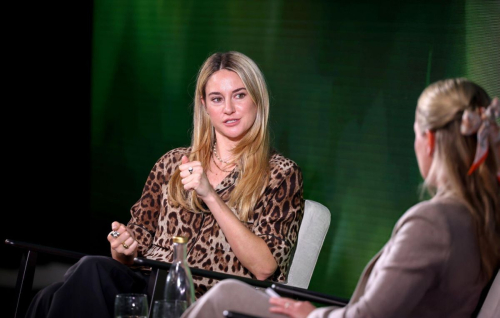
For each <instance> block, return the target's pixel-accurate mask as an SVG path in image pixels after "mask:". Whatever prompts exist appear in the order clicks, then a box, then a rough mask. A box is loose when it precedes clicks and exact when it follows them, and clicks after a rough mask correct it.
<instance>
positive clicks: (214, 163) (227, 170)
mask: <svg viewBox="0 0 500 318" xmlns="http://www.w3.org/2000/svg"><path fill="white" fill-rule="evenodd" d="M212 161H213V162H214V164H215V166H216V167H217V168H218V169H219V170H220V171H222V172H231V171H233V169H234V168H233V169H231V170H222V168H221V167H219V165H218V164H217V162H215V160H214V158H213V157H212ZM235 167H236V166H235Z"/></svg>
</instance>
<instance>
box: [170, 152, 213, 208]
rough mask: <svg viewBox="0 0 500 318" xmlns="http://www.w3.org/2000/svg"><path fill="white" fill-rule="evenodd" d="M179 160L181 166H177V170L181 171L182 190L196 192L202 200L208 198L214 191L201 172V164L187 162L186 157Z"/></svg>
mask: <svg viewBox="0 0 500 318" xmlns="http://www.w3.org/2000/svg"><path fill="white" fill-rule="evenodd" d="M181 160H182V164H181V165H180V166H179V170H180V171H181V174H180V175H181V178H182V179H181V182H182V184H183V185H184V190H186V191H190V190H194V191H196V194H197V195H198V197H200V198H201V199H202V200H203V199H205V198H206V197H208V196H209V195H210V194H211V193H212V192H213V191H214V189H213V188H212V185H211V184H210V182H209V181H208V178H207V175H206V174H205V172H204V171H203V166H202V165H201V162H199V161H189V159H188V157H186V156H182V159H181Z"/></svg>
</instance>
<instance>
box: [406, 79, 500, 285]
mask: <svg viewBox="0 0 500 318" xmlns="http://www.w3.org/2000/svg"><path fill="white" fill-rule="evenodd" d="M490 102H491V99H490V97H489V96H488V94H487V93H486V92H485V91H484V89H482V88H481V87H480V86H479V85H477V84H475V83H473V82H471V81H469V80H467V79H465V78H455V79H447V80H442V81H438V82H436V83H433V84H431V85H430V86H428V87H427V88H426V89H425V90H424V91H423V92H422V94H421V95H420V97H419V99H418V105H417V111H416V116H415V120H416V123H417V125H418V127H419V128H420V131H426V130H431V131H434V132H435V149H434V155H433V160H432V164H431V167H430V170H429V174H428V175H427V178H426V180H425V181H424V186H425V188H426V189H427V190H428V191H429V193H430V194H431V195H435V194H436V192H438V193H439V194H440V195H445V196H447V195H450V196H456V197H459V198H461V199H462V200H463V202H464V203H465V204H466V205H467V206H468V208H469V211H470V213H471V215H472V218H473V220H474V223H475V230H476V236H477V239H478V242H479V249H480V254H481V267H482V272H483V274H484V275H486V277H488V278H490V277H492V275H493V272H494V270H495V269H496V268H498V266H499V263H500V187H499V184H498V181H497V179H496V171H497V167H496V165H497V164H496V162H495V159H494V158H493V156H492V155H490V156H488V157H487V159H486V161H485V162H484V163H483V164H481V166H480V167H479V168H478V169H477V170H476V171H474V173H472V174H471V175H468V174H467V172H468V170H469V168H470V166H471V165H472V162H473V161H474V155H475V152H476V145H477V136H476V134H473V135H471V136H464V135H462V134H461V133H460V124H461V119H462V114H463V112H464V110H466V109H476V108H478V107H487V106H488V105H489V104H490ZM490 147H493V145H490ZM489 151H490V153H492V150H491V149H489Z"/></svg>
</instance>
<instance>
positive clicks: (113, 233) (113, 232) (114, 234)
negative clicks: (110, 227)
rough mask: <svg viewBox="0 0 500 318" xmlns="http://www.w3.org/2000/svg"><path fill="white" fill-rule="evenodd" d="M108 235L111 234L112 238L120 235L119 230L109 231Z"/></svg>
mask: <svg viewBox="0 0 500 318" xmlns="http://www.w3.org/2000/svg"><path fill="white" fill-rule="evenodd" d="M109 235H111V236H112V237H114V238H117V237H118V236H120V232H118V231H111V233H109Z"/></svg>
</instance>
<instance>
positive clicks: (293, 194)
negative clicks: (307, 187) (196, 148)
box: [127, 148, 304, 297]
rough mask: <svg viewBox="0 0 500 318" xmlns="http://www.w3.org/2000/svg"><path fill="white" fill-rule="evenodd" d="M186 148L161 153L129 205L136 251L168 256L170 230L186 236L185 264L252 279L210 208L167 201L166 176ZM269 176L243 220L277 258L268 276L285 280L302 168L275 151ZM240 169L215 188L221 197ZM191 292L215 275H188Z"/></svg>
mask: <svg viewBox="0 0 500 318" xmlns="http://www.w3.org/2000/svg"><path fill="white" fill-rule="evenodd" d="M189 151H190V148H177V149H174V150H171V151H169V152H168V153H166V154H165V155H163V156H162V157H161V158H160V159H159V160H158V161H157V162H156V164H155V165H154V167H153V169H152V170H151V172H150V174H149V177H148V179H147V181H146V184H145V186H144V189H143V192H142V196H141V198H140V199H139V200H138V201H137V203H135V204H134V205H133V206H132V209H131V214H132V218H131V220H130V221H129V223H128V225H127V226H128V228H129V229H131V230H132V231H133V232H134V234H135V239H136V240H137V241H138V243H139V248H138V249H139V256H142V257H145V258H149V259H153V260H159V261H166V262H172V259H173V249H172V240H173V237H174V236H178V235H183V236H187V237H189V240H188V243H187V251H188V255H187V257H188V259H187V260H188V263H189V265H190V266H192V267H195V268H200V269H205V270H210V271H217V272H222V273H227V274H232V275H239V276H244V277H248V278H252V279H255V277H254V276H253V275H252V273H251V272H250V271H249V270H247V269H246V268H245V267H243V266H242V265H241V263H240V261H239V260H238V259H237V258H236V256H235V254H234V253H233V251H232V250H231V246H230V245H229V243H228V242H227V240H226V238H225V236H224V233H222V231H221V229H220V227H219V225H218V224H217V222H216V220H215V218H214V217H213V216H212V214H211V213H195V212H192V211H188V210H186V209H183V208H181V207H174V206H172V205H171V204H170V202H169V196H168V193H167V191H168V187H167V185H168V182H169V181H170V177H171V175H172V174H173V172H174V171H175V169H177V167H178V166H179V165H180V164H181V158H182V156H183V155H188V154H189ZM269 164H270V171H271V173H270V180H269V184H268V186H267V188H266V189H265V191H264V193H263V195H262V197H261V199H260V201H258V203H257V205H256V207H255V210H254V213H253V215H252V216H251V217H249V220H248V221H247V222H246V223H245V226H246V227H247V228H248V229H249V230H250V231H252V232H253V233H254V234H255V235H257V236H259V237H260V238H262V239H263V240H264V241H265V242H266V243H267V246H268V247H269V249H270V251H271V253H272V255H273V256H274V258H275V259H276V262H277V264H278V268H277V270H276V272H275V273H274V274H273V275H272V276H271V277H269V278H268V279H270V280H273V281H277V282H286V279H287V274H288V267H289V257H290V253H291V251H292V249H293V248H294V247H295V243H296V242H297V237H298V232H299V226H300V223H301V221H302V216H303V211H304V199H303V194H302V173H301V171H300V168H299V167H298V166H297V165H296V164H295V163H294V162H293V161H292V160H290V159H287V158H285V157H283V156H282V155H280V154H277V153H274V154H273V155H272V156H271V159H270V161H269ZM239 173H240V171H239V170H238V168H236V169H235V170H233V172H231V173H230V174H229V175H228V176H226V178H225V179H224V180H222V181H221V183H220V184H219V185H217V187H216V188H215V190H216V192H217V193H218V194H219V196H220V197H221V198H222V200H223V201H224V202H228V201H229V194H230V193H231V191H232V190H233V188H234V184H235V181H236V180H237V177H238V174H239ZM193 281H194V285H195V290H196V297H200V296H201V295H203V294H204V293H205V292H206V291H207V290H208V289H209V288H210V287H212V286H213V285H215V283H216V282H217V281H214V280H213V279H209V278H206V277H197V276H193Z"/></svg>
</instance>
